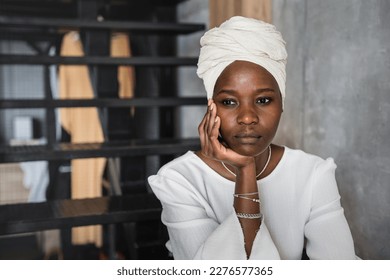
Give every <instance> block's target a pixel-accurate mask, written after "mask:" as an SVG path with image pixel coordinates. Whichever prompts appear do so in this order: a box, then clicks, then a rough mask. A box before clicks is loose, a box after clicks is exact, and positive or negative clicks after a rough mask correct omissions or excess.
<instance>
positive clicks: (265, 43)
mask: <svg viewBox="0 0 390 280" xmlns="http://www.w3.org/2000/svg"><path fill="white" fill-rule="evenodd" d="M200 44H201V50H200V55H199V60H198V70H197V74H198V76H199V78H201V79H203V83H204V85H205V88H206V92H207V98H208V99H210V98H212V96H213V91H214V86H215V83H216V81H217V79H218V77H219V75H220V74H221V73H222V71H223V70H224V69H225V68H226V67H227V66H228V65H229V64H231V63H232V62H233V61H236V60H244V61H249V62H252V63H255V64H258V65H260V66H262V67H263V68H265V69H266V70H267V71H268V72H269V73H270V74H271V75H272V76H273V77H274V78H275V80H276V82H277V83H278V86H279V90H280V93H281V95H282V102H283V103H284V97H285V89H286V62H287V51H286V47H285V44H286V43H285V42H284V40H283V38H282V35H281V34H280V32H279V31H277V30H276V28H275V26H273V25H272V24H269V23H266V22H263V21H260V20H256V19H252V18H245V17H241V16H235V17H232V18H230V19H229V20H227V21H225V22H224V23H223V24H221V26H220V27H215V28H213V29H210V30H209V31H207V32H206V33H205V34H204V35H203V37H202V38H201V39H200Z"/></svg>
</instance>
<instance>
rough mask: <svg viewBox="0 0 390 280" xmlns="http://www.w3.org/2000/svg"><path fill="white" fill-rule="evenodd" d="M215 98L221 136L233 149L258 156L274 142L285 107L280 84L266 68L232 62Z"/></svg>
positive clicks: (220, 79)
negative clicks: (283, 107)
mask: <svg viewBox="0 0 390 280" xmlns="http://www.w3.org/2000/svg"><path fill="white" fill-rule="evenodd" d="M213 99H214V102H215V104H216V106H217V115H218V116H219V117H220V118H221V128H220V133H221V136H222V139H223V141H224V142H225V143H226V144H227V145H228V146H229V147H230V148H231V149H232V150H234V151H235V152H237V153H239V154H241V155H246V156H257V155H259V154H261V153H262V152H263V151H264V150H265V149H266V148H267V147H268V145H269V144H271V142H272V139H273V138H274V136H275V134H276V130H277V128H278V125H279V120H280V117H281V114H282V111H283V110H282V98H281V95H280V91H279V86H278V84H277V82H276V80H275V78H274V77H273V76H272V75H271V74H270V73H269V72H268V71H267V70H265V69H264V68H263V67H261V66H259V65H257V64H254V63H251V62H246V61H235V62H233V63H232V64H230V65H229V66H228V67H226V68H225V69H224V71H223V72H222V73H221V75H220V76H219V78H218V80H217V82H216V84H215V87H214V95H213Z"/></svg>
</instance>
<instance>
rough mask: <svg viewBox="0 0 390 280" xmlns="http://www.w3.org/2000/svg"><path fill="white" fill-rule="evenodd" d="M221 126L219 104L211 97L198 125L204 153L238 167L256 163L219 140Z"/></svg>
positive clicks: (251, 158)
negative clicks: (218, 112)
mask: <svg viewBox="0 0 390 280" xmlns="http://www.w3.org/2000/svg"><path fill="white" fill-rule="evenodd" d="M220 127H221V119H220V117H218V116H217V106H216V105H215V103H214V101H213V100H212V99H209V101H208V108H207V112H206V114H205V116H204V117H203V120H202V121H201V123H200V124H199V127H198V131H199V136H200V143H201V149H202V150H201V152H202V154H203V155H204V156H206V157H208V158H212V159H214V160H218V161H223V162H225V163H228V164H230V165H232V166H234V167H236V168H242V167H245V166H247V165H250V164H254V160H255V159H254V158H253V157H247V156H243V155H240V154H238V153H236V152H235V151H233V150H232V149H230V148H229V147H228V146H227V145H226V143H223V142H220V141H219V140H218V135H219V129H220Z"/></svg>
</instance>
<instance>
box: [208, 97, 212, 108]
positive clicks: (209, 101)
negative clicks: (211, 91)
mask: <svg viewBox="0 0 390 280" xmlns="http://www.w3.org/2000/svg"><path fill="white" fill-rule="evenodd" d="M211 101H212V99H211V98H210V99H209V100H208V101H207V106H210V104H211Z"/></svg>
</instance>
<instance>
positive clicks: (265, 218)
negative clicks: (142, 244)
mask: <svg viewBox="0 0 390 280" xmlns="http://www.w3.org/2000/svg"><path fill="white" fill-rule="evenodd" d="M201 45H202V49H201V53H200V57H199V63H198V75H199V76H200V77H201V78H202V79H203V81H204V83H205V87H206V91H207V94H208V98H209V102H208V109H207V112H206V114H205V116H204V118H203V120H202V122H201V123H200V125H199V135H200V141H201V147H202V148H201V150H200V151H197V152H192V151H189V152H187V153H186V154H185V155H183V156H181V157H179V158H177V159H175V160H173V161H172V162H170V163H168V164H166V165H165V166H163V167H162V168H161V169H160V170H159V172H158V174H157V175H154V176H151V177H150V178H149V183H150V185H151V187H152V189H153V191H154V192H155V194H156V195H157V197H158V198H159V199H160V201H161V203H162V206H163V213H162V221H163V223H164V224H165V225H166V226H167V228H168V232H169V237H170V241H169V243H168V244H167V245H168V249H169V250H171V251H172V252H173V256H174V258H175V259H301V257H302V251H303V250H304V249H305V250H306V252H307V255H308V256H309V258H311V259H354V258H355V252H354V247H353V241H352V237H351V233H350V230H349V227H348V224H347V222H346V219H345V217H344V214H343V209H342V207H341V205H340V196H339V193H338V189H337V184H336V181H335V174H334V172H335V168H336V165H335V164H334V162H333V160H332V159H327V160H323V159H321V158H319V157H317V156H314V155H310V154H307V153H304V152H303V151H300V150H292V149H290V148H288V147H281V146H277V145H274V144H272V140H273V138H274V136H275V134H276V131H277V128H278V124H279V120H280V117H281V114H282V112H283V106H284V96H285V65H286V59H287V53H286V50H285V43H284V41H283V39H282V37H281V35H280V33H279V32H278V31H276V29H275V27H274V26H272V25H270V24H267V23H264V22H261V21H258V20H254V19H248V18H243V17H233V18H231V19H230V20H228V21H227V22H225V23H223V24H222V25H221V26H220V27H219V28H214V29H212V30H210V31H208V32H206V34H205V35H204V36H203V37H202V39H201Z"/></svg>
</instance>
